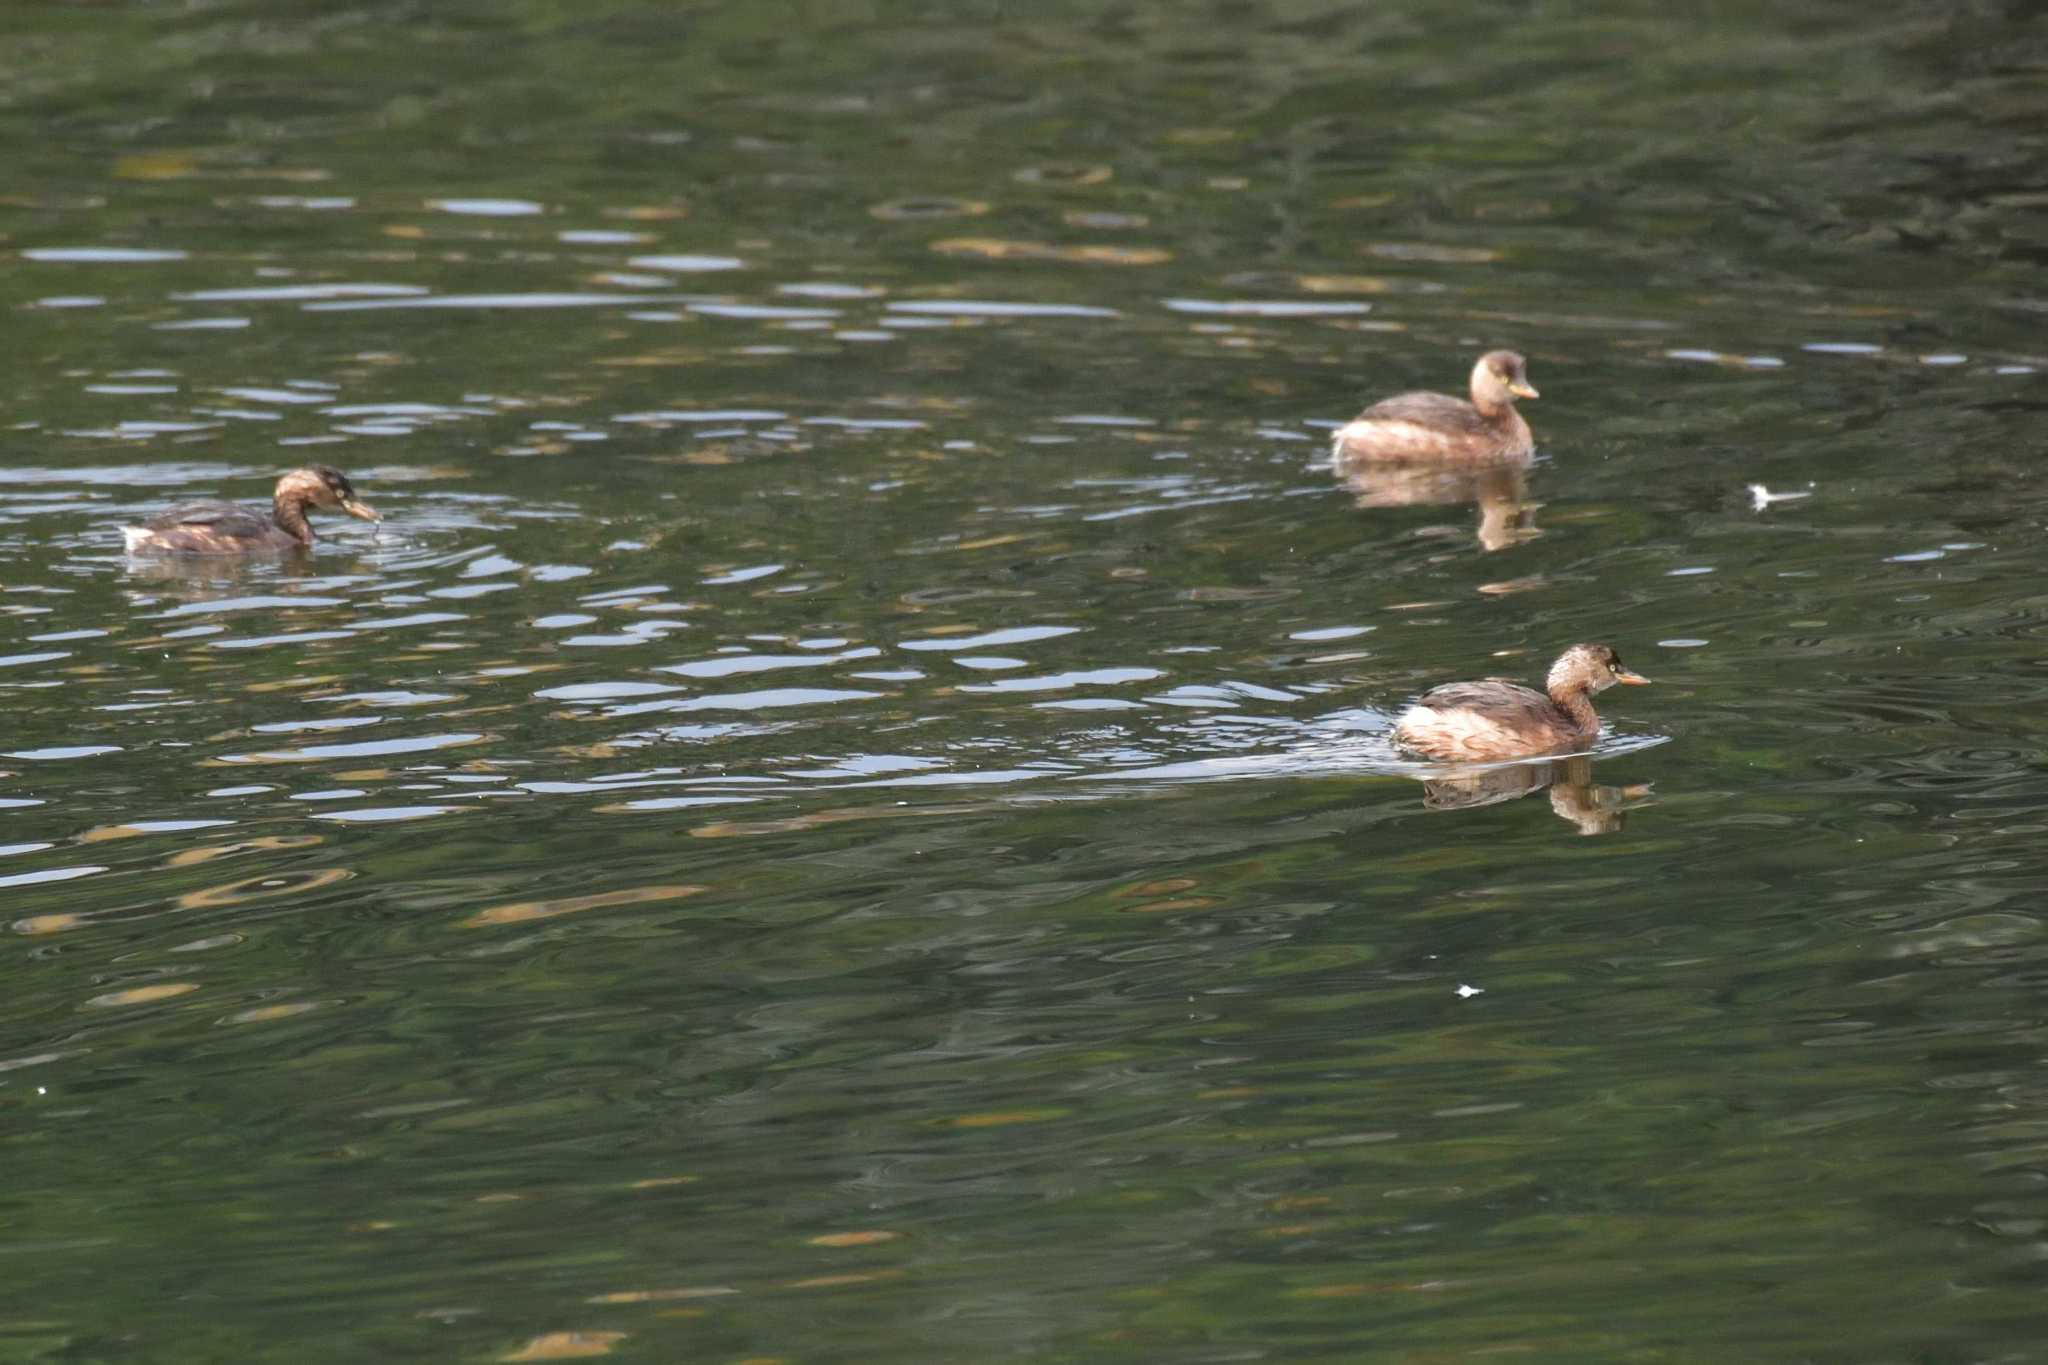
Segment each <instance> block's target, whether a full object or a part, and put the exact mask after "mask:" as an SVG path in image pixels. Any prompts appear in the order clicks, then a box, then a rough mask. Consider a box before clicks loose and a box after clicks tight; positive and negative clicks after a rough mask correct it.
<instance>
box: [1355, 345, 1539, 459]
mask: <svg viewBox="0 0 2048 1365" xmlns="http://www.w3.org/2000/svg"><path fill="white" fill-rule="evenodd" d="M1536 396H1537V395H1536V390H1535V388H1534V387H1533V386H1532V385H1531V384H1530V383H1529V367H1528V362H1526V361H1525V360H1523V359H1522V357H1521V356H1519V355H1517V354H1516V353H1515V352H1513V351H1488V352H1487V353H1486V354H1485V355H1483V356H1481V357H1479V362H1478V363H1477V364H1476V365H1474V366H1473V367H1472V401H1471V402H1469V403H1468V402H1466V401H1465V400H1464V399H1462V398H1453V397H1451V396H1450V395H1449V394H1447V393H1402V394H1396V395H1395V396H1394V397H1392V398H1388V399H1385V400H1383V401H1381V402H1378V403H1375V404H1373V405H1372V406H1371V407H1369V408H1367V409H1366V410H1365V411H1364V412H1361V413H1359V414H1358V416H1356V417H1354V418H1352V419H1351V421H1350V422H1348V423H1346V424H1345V425H1344V426H1341V427H1339V428H1337V431H1336V434H1335V435H1334V436H1333V437H1332V438H1331V441H1330V449H1331V452H1332V454H1333V455H1335V457H1336V461H1337V464H1338V466H1339V468H1341V467H1342V466H1343V465H1344V464H1345V463H1347V462H1350V461H1360V460H1409V461H1415V462H1418V463H1421V462H1426V461H1428V462H1433V461H1454V462H1459V463H1465V464H1489V463H1496V462H1499V461H1504V460H1513V461H1518V462H1522V463H1527V462H1528V460H1529V459H1530V458H1531V457H1532V456H1533V455H1534V454H1535V452H1536V443H1535V439H1534V438H1533V437H1532V436H1530V434H1529V424H1528V423H1527V422H1525V421H1523V420H1522V414H1521V413H1519V412H1517V411H1515V399H1517V398H1534V397H1536Z"/></svg>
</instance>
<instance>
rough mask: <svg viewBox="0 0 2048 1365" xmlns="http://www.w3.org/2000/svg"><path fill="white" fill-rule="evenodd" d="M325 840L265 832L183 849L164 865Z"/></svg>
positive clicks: (259, 851) (177, 864)
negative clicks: (231, 840) (220, 842)
mask: <svg viewBox="0 0 2048 1365" xmlns="http://www.w3.org/2000/svg"><path fill="white" fill-rule="evenodd" d="M325 842H326V839H325V837H324V836H322V835H318V834H264V835H259V836H258V837H256V838H254V839H241V840H237V841H236V842H235V843H232V844H208V845H205V846H203V847H200V848H187V849H181V850H179V851H178V852H176V853H173V854H172V855H171V856H170V857H168V858H166V859H164V866H165V867H191V866H194V865H195V864H198V863H210V862H212V861H213V860H214V859H216V858H226V857H229V856H231V855H233V854H237V853H267V852H275V851H280V850H284V849H293V848H311V847H313V846H314V845H315V844H321V843H325Z"/></svg>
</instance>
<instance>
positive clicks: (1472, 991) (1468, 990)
mask: <svg viewBox="0 0 2048 1365" xmlns="http://www.w3.org/2000/svg"><path fill="white" fill-rule="evenodd" d="M1484 994H1486V987H1484V986H1466V985H1460V986H1459V987H1458V998H1459V999H1460V1000H1470V999H1471V998H1472V997H1473V996H1475V995H1484Z"/></svg>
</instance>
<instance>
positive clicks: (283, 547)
mask: <svg viewBox="0 0 2048 1365" xmlns="http://www.w3.org/2000/svg"><path fill="white" fill-rule="evenodd" d="M309 507H327V508H335V509H338V510H340V511H343V512H346V513H348V514H349V515H350V516H352V517H361V518H362V519H363V520H365V521H378V520H381V518H380V517H378V515H377V513H376V510H375V509H373V508H372V507H371V506H370V505H369V504H368V503H366V502H364V501H362V500H361V499H360V498H358V497H356V490H355V485H353V484H351V483H350V482H349V481H348V475H346V474H344V473H342V472H341V471H340V470H339V469H336V468H334V467H333V466H331V465H324V464H314V465H307V466H306V467H305V468H304V469H294V470H293V471H291V473H289V474H285V475H283V476H282V477H280V478H279V479H278V481H277V491H276V492H275V493H274V494H273V495H272V496H271V499H270V512H269V514H268V515H265V514H264V512H263V510H262V509H261V508H256V507H244V506H242V505H241V504H239V503H232V502H187V503H181V504H179V505H178V506H176V507H173V508H171V509H170V510H169V511H167V512H159V513H158V514H157V515H156V516H153V517H151V518H150V519H149V520H148V521H145V522H143V523H142V524H141V525H140V526H123V527H122V528H121V534H122V535H123V536H124V537H126V538H127V542H128V553H129V554H136V555H141V554H169V555H243V554H278V553H282V552H284V551H288V550H302V549H304V548H305V547H307V546H308V545H311V544H312V543H313V527H312V526H311V524H310V523H308V522H307V520H306V509H308V508H309Z"/></svg>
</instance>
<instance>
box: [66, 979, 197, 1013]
mask: <svg viewBox="0 0 2048 1365" xmlns="http://www.w3.org/2000/svg"><path fill="white" fill-rule="evenodd" d="M198 989H199V983H198V982H196V981H161V982H158V983H157V984H156V985H154V986H134V987H131V988H129V989H128V990H124V991H109V992H107V993H106V994H105V995H95V996H94V997H92V999H90V1000H88V1001H86V1002H85V1005H84V1008H86V1009H118V1008H120V1007H122V1006H125V1005H150V1004H154V1003H156V1002H157V1001H159V1000H171V999H174V998H176V997H178V996H180V995H188V994H190V993H191V992H193V991H196V990H198Z"/></svg>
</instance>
